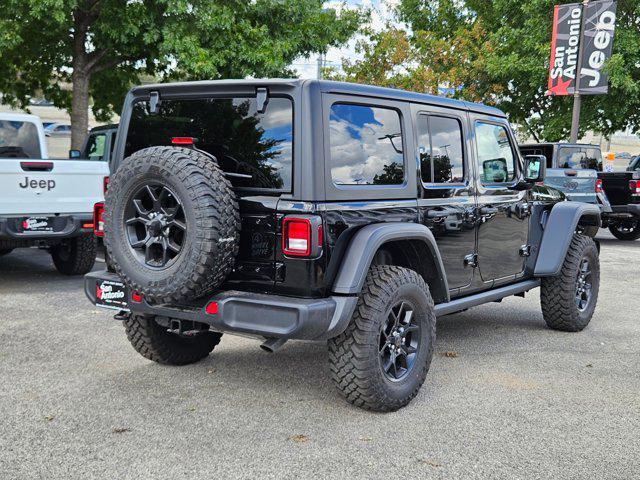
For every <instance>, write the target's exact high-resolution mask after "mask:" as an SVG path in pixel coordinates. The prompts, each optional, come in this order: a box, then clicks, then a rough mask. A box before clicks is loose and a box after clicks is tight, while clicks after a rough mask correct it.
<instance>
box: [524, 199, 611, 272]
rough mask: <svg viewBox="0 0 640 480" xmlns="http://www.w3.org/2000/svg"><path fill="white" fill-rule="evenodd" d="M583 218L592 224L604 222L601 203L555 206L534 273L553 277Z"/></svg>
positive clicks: (565, 203)
mask: <svg viewBox="0 0 640 480" xmlns="http://www.w3.org/2000/svg"><path fill="white" fill-rule="evenodd" d="M583 218H587V219H589V222H590V223H589V224H590V225H597V226H598V227H599V226H600V225H601V223H602V221H601V218H600V209H599V208H598V206H597V205H594V204H591V203H581V202H560V203H557V204H555V205H554V206H553V208H552V209H551V212H550V213H549V217H548V218H547V222H546V224H545V225H544V233H543V234H542V241H541V242H540V248H539V251H538V258H537V259H536V266H535V269H534V275H535V276H536V277H550V276H551V277H552V276H554V275H557V274H558V273H559V272H560V269H561V268H562V263H563V262H564V258H565V256H566V255H567V251H568V250H569V245H570V244H571V240H572V238H573V234H574V232H575V231H576V227H577V226H578V224H579V223H580V220H581V219H583Z"/></svg>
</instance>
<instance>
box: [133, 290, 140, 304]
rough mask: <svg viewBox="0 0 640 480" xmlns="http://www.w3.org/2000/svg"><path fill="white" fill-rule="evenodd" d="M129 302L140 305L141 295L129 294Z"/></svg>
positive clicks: (136, 293)
mask: <svg viewBox="0 0 640 480" xmlns="http://www.w3.org/2000/svg"><path fill="white" fill-rule="evenodd" d="M131 301H132V302H135V303H142V295H140V294H139V293H138V292H131Z"/></svg>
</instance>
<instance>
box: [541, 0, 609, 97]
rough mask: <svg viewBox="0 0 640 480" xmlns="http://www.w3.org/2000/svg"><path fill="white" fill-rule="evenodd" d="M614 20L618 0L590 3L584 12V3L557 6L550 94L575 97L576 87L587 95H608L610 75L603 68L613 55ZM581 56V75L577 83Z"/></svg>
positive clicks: (554, 12)
mask: <svg viewBox="0 0 640 480" xmlns="http://www.w3.org/2000/svg"><path fill="white" fill-rule="evenodd" d="M583 14H584V15H585V19H584V31H581V29H582V16H583ZM615 21H616V2H615V0H602V1H598V2H590V3H588V4H587V6H586V7H585V9H584V10H583V6H582V4H581V3H569V4H564V5H556V6H555V7H554V9H553V33H552V36H551V62H550V65H549V82H548V86H547V95H573V94H574V93H576V88H577V89H578V90H579V91H580V93H584V94H591V95H595V94H598V93H607V90H608V86H607V76H606V75H605V74H604V73H603V72H602V67H603V66H604V63H605V61H606V60H607V59H608V58H609V57H610V56H611V49H612V45H613V32H614V29H615ZM581 43H582V46H581V45H580V44H581ZM580 51H581V52H580ZM580 53H581V56H582V59H581V66H580V67H581V68H580V76H579V81H578V82H576V77H577V76H578V75H577V70H578V55H579V54H580Z"/></svg>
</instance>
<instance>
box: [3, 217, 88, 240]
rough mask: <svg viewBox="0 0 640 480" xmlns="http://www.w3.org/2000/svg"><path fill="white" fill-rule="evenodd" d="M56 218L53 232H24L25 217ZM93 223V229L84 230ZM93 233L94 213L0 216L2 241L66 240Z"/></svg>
mask: <svg viewBox="0 0 640 480" xmlns="http://www.w3.org/2000/svg"><path fill="white" fill-rule="evenodd" d="M29 216H34V217H51V218H54V219H55V220H54V223H55V225H54V231H53V232H25V231H23V230H22V219H23V218H25V217H29ZM85 223H91V227H88V228H83V226H82V225H83V224H85ZM92 231H93V213H73V214H65V215H54V214H50V215H46V214H42V215H40V214H39V215H20V216H0V239H1V240H15V241H17V242H18V243H20V242H26V243H28V242H29V241H30V240H50V239H64V238H71V237H75V236H78V235H80V234H81V233H88V232H92Z"/></svg>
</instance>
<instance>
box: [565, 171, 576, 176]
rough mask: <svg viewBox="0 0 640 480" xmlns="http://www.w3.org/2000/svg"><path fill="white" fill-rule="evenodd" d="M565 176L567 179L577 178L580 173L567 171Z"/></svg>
mask: <svg viewBox="0 0 640 480" xmlns="http://www.w3.org/2000/svg"><path fill="white" fill-rule="evenodd" d="M564 174H565V175H566V176H567V177H575V176H576V175H578V172H576V171H575V170H565V171H564Z"/></svg>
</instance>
